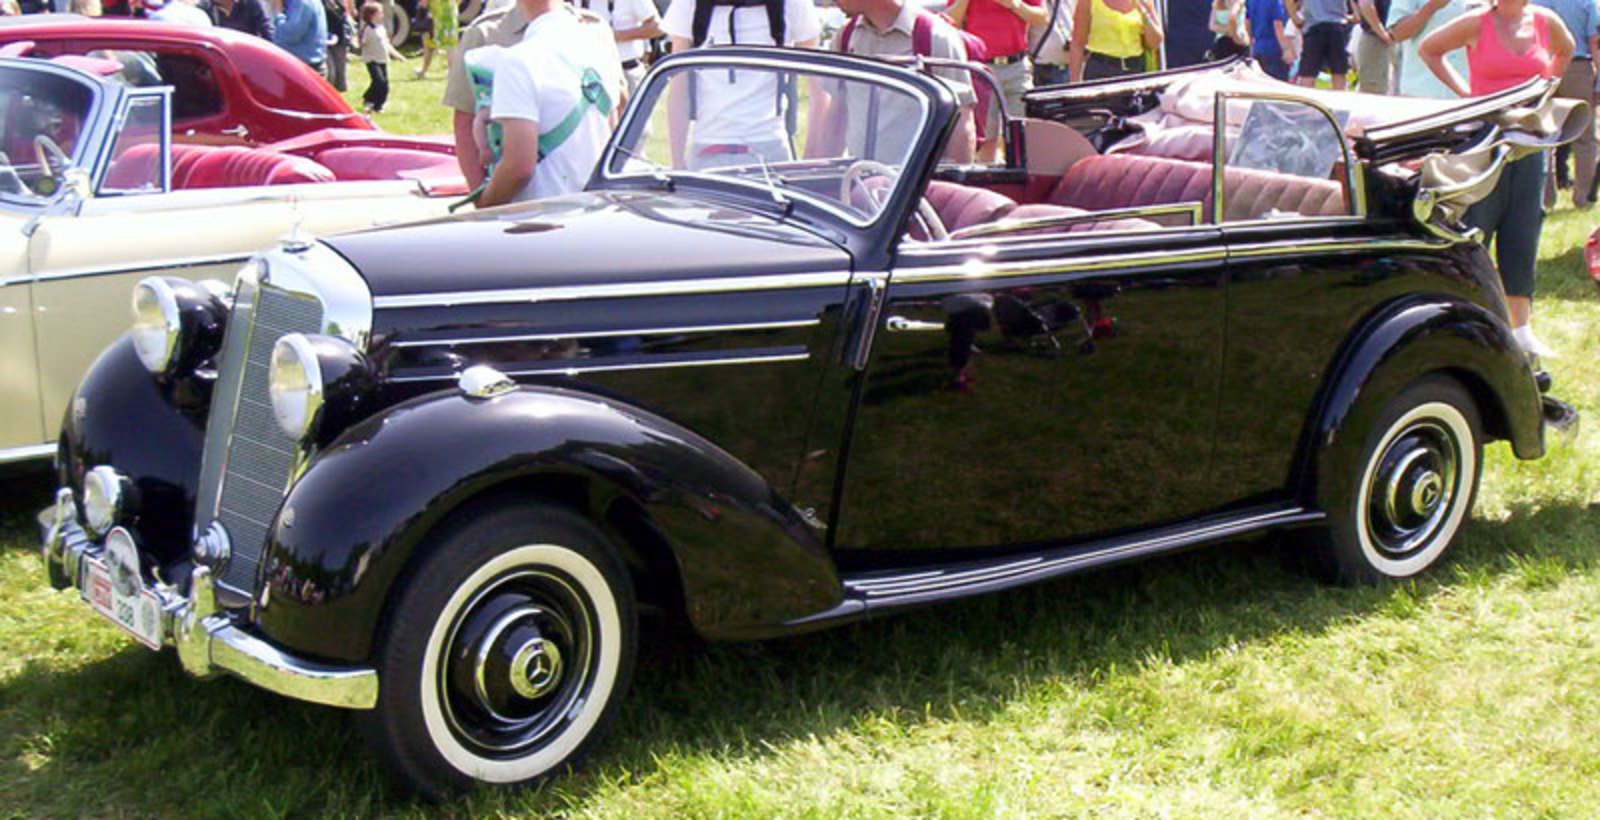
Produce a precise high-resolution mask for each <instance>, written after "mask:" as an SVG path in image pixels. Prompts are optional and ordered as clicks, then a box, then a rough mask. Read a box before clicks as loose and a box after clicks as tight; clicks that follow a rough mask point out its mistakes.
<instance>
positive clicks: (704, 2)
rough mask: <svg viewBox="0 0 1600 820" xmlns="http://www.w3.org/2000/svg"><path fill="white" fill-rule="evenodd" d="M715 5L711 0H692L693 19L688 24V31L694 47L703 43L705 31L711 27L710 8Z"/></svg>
mask: <svg viewBox="0 0 1600 820" xmlns="http://www.w3.org/2000/svg"><path fill="white" fill-rule="evenodd" d="M715 6H716V3H715V2H713V0H694V20H693V21H692V22H691V23H690V24H689V33H690V35H691V36H692V39H693V42H694V47H695V48H699V47H700V46H702V45H705V42H706V32H707V31H709V30H710V28H711V9H712V8H714V7H715Z"/></svg>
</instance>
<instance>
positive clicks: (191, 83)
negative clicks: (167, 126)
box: [89, 49, 222, 123]
mask: <svg viewBox="0 0 1600 820" xmlns="http://www.w3.org/2000/svg"><path fill="white" fill-rule="evenodd" d="M89 56H91V57H100V58H103V59H107V60H115V61H117V62H119V63H121V64H122V79H123V82H126V83H127V84H128V85H131V86H135V87H144V86H151V85H170V86H172V119H173V120H174V121H175V122H177V123H182V122H183V121H184V120H191V119H199V118H201V117H209V116H213V115H215V114H220V113H222V90H221V88H219V87H218V85H217V78H216V77H215V75H214V74H213V72H212V71H211V66H209V65H207V64H206V61H205V60H202V59H200V58H199V57H195V56H193V55H189V54H177V53H173V52H166V51H142V50H134V49H98V50H95V51H91V52H89Z"/></svg>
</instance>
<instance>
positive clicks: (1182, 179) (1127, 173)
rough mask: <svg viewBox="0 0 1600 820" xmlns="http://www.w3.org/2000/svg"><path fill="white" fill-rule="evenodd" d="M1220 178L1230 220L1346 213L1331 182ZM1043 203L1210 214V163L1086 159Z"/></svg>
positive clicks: (1259, 174)
mask: <svg viewBox="0 0 1600 820" xmlns="http://www.w3.org/2000/svg"><path fill="white" fill-rule="evenodd" d="M1224 175H1225V176H1224V182H1225V187H1226V196H1225V198H1224V202H1225V203H1226V213H1225V214H1224V218H1225V219H1228V220H1232V221H1237V220H1247V219H1260V218H1262V217H1265V216H1267V215H1268V213H1269V212H1272V211H1274V210H1275V211H1277V212H1279V213H1284V214H1301V215H1304V216H1337V215H1340V214H1344V213H1348V210H1347V207H1346V205H1345V199H1344V186H1343V185H1342V184H1340V183H1339V182H1337V181H1334V180H1331V179H1313V178H1311V177H1300V176H1292V175H1289V174H1279V173H1274V172H1272V171H1257V170H1253V169H1248V168H1228V169H1227V170H1226V171H1224ZM1047 199H1048V202H1049V203H1050V204H1054V205H1067V206H1070V207H1074V208H1083V209H1085V210H1091V211H1095V210H1106V209H1111V208H1137V207H1145V206H1149V205H1170V204H1176V203H1180V202H1200V203H1203V205H1204V211H1205V214H1206V215H1207V216H1209V214H1210V212H1211V205H1212V202H1213V201H1214V199H1213V196H1212V191H1211V164H1210V163H1206V162H1188V161H1185V160H1177V159H1167V158H1165V157H1151V156H1142V155H1136V154H1101V155H1096V156H1092V157H1084V158H1083V159H1081V160H1078V161H1077V162H1075V163H1073V165H1072V167H1071V168H1068V169H1067V173H1066V174H1064V175H1062V177H1061V181H1060V182H1058V183H1057V184H1056V186H1055V188H1054V189H1052V190H1051V191H1050V194H1049V196H1048V198H1047Z"/></svg>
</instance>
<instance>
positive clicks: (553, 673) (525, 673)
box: [511, 638, 562, 698]
mask: <svg viewBox="0 0 1600 820" xmlns="http://www.w3.org/2000/svg"><path fill="white" fill-rule="evenodd" d="M561 671H562V670H561V648H560V647H558V646H556V644H555V643H553V642H551V641H547V640H545V639H544V638H534V639H533V640H531V641H528V642H527V643H525V644H523V645H522V648H521V649H518V650H517V654H516V656H515V657H513V658H512V659H511V688H512V689H514V690H516V693H517V694H519V695H521V696H523V697H525V698H542V697H544V696H545V695H548V694H550V690H551V689H554V688H556V684H558V683H560V682H561Z"/></svg>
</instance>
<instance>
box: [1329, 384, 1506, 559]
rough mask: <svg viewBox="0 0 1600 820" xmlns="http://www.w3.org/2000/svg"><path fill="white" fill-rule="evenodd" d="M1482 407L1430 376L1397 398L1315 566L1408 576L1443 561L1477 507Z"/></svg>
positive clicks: (1372, 437) (1370, 441)
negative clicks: (1442, 557)
mask: <svg viewBox="0 0 1600 820" xmlns="http://www.w3.org/2000/svg"><path fill="white" fill-rule="evenodd" d="M1481 429H1482V426H1481V424H1480V422H1479V418H1478V410H1477V405H1476V403H1475V402H1474V401H1473V399H1472V396H1471V394H1469V393H1468V392H1467V391H1466V390H1465V389H1464V388H1463V387H1462V386H1461V385H1460V384H1458V383H1457V382H1455V381H1454V380H1451V379H1448V378H1445V377H1437V376H1435V377H1428V378H1426V379H1423V380H1421V381H1419V382H1416V383H1415V384H1412V385H1411V386H1410V387H1407V388H1406V389H1405V390H1402V391H1401V392H1400V393H1398V394H1396V395H1395V396H1394V398H1392V399H1390V400H1389V401H1388V402H1387V403H1386V404H1385V405H1384V407H1383V409H1382V410H1381V411H1380V412H1379V414H1378V418H1377V422H1376V423H1375V424H1374V425H1373V429H1372V432H1371V433H1370V434H1369V435H1368V436H1367V437H1366V439H1365V440H1364V441H1362V442H1359V443H1356V442H1351V446H1359V447H1360V448H1361V450H1360V454H1359V456H1358V458H1356V459H1350V460H1331V461H1333V462H1334V463H1337V462H1339V461H1344V462H1345V463H1355V464H1359V465H1361V466H1360V469H1359V472H1358V473H1357V474H1356V475H1354V476H1343V477H1341V476H1323V478H1324V481H1323V484H1322V486H1324V487H1328V486H1336V483H1335V482H1338V481H1353V482H1354V487H1353V488H1352V492H1351V493H1350V494H1349V500H1348V502H1345V503H1342V504H1341V507H1342V508H1341V509H1330V510H1328V514H1329V516H1330V521H1329V523H1328V527H1327V532H1326V538H1325V539H1324V541H1323V543H1321V544H1319V545H1318V550H1317V554H1316V558H1317V568H1318V569H1319V570H1320V571H1321V572H1322V574H1324V575H1327V576H1328V577H1329V578H1330V580H1334V581H1339V582H1344V583H1352V582H1354V583H1376V582H1379V581H1383V580H1388V579H1400V578H1409V577H1411V576H1413V575H1416V574H1417V573H1420V572H1422V571H1423V570H1426V569H1427V568H1428V567H1430V566H1432V565H1433V564H1435V563H1436V562H1438V560H1439V557H1440V556H1441V555H1443V554H1444V552H1445V550H1446V549H1448V548H1449V547H1450V544H1451V543H1452V542H1453V541H1454V540H1455V536H1456V533H1457V532H1458V531H1459V530H1460V528H1461V524H1462V523H1463V522H1464V521H1465V520H1466V518H1467V515H1468V513H1470V512H1471V510H1472V502H1473V498H1474V497H1475V496H1476V494H1477V489H1478V477H1479V475H1480V474H1481V473H1482V469H1483V436H1482V433H1481Z"/></svg>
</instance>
